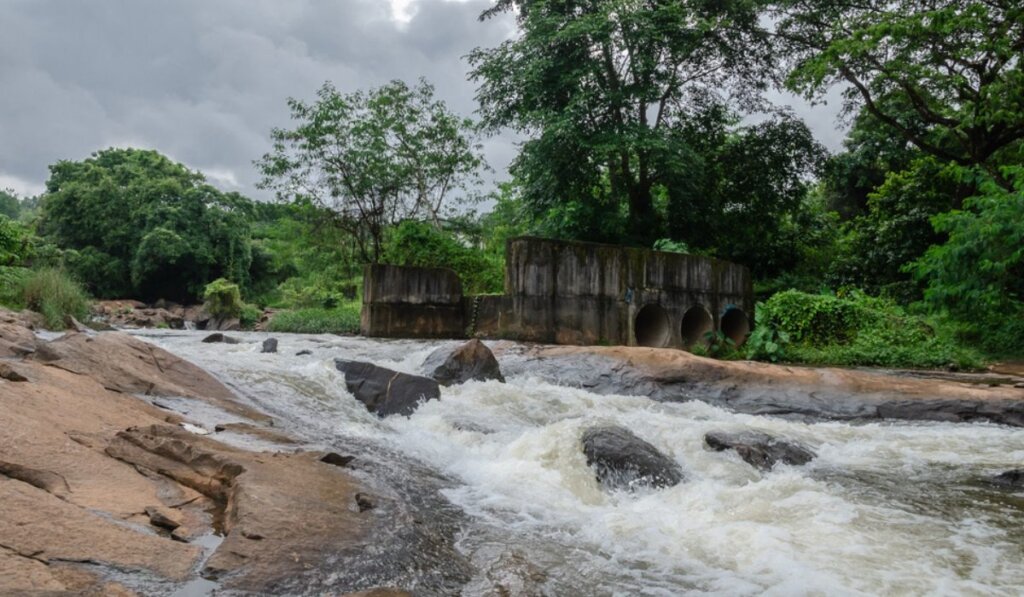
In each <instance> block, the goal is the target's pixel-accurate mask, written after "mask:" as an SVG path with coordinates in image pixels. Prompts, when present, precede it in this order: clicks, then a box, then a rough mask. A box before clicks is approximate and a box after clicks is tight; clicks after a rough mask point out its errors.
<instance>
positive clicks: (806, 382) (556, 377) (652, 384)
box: [503, 346, 1024, 427]
mask: <svg viewBox="0 0 1024 597" xmlns="http://www.w3.org/2000/svg"><path fill="white" fill-rule="evenodd" d="M503 362H504V367H505V370H506V372H509V371H511V372H512V373H515V374H519V373H528V374H531V375H535V376H537V377H540V378H541V379H545V380H548V381H551V382H552V383H558V384H561V385H570V386H576V387H582V388H584V389H586V390H588V391H591V392H594V393H597V394H625V395H633V396H649V397H651V398H653V399H655V400H660V401H665V402H687V401H690V400H700V401H703V402H707V403H709V404H712V405H715V406H719V407H722V408H726V409H729V410H732V411H735V412H741V413H748V414H757V415H780V416H797V417H801V418H807V419H813V420H821V419H825V420H861V421H863V420H878V419H895V420H911V421H920V420H923V421H946V422H954V423H970V422H992V423H999V424H1003V425H1010V426H1014V427H1024V391H1022V390H1020V389H1017V388H1012V387H1008V386H1000V387H989V386H987V385H979V384H968V383H962V382H952V381H945V380H934V379H921V378H916V377H907V376H899V375H887V374H884V373H879V372H871V371H859V370H852V369H838V368H814V367H790V366H786V365H771V364H767V363H755V362H750V361H717V360H714V359H708V358H703V357H698V356H696V355H693V354H690V353H687V352H684V351H681V350H673V349H663V348H641V347H628V346H615V347H602V346H534V347H526V348H524V349H522V350H519V351H518V352H516V351H513V350H507V351H506V356H505V357H504V359H503Z"/></svg>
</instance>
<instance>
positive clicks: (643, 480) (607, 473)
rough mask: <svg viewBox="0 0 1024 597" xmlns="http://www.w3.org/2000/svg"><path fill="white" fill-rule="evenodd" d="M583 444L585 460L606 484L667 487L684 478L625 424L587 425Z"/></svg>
mask: <svg viewBox="0 0 1024 597" xmlns="http://www.w3.org/2000/svg"><path fill="white" fill-rule="evenodd" d="M582 444H583V453H584V454H585V455H586V457H587V464H588V465H590V466H591V467H593V469H594V473H595V475H596V477H597V480H598V482H599V483H601V484H602V485H604V486H606V487H609V488H612V489H633V488H635V487H638V486H651V487H670V486H672V485H676V484H678V483H679V482H680V481H682V480H683V472H682V470H680V468H679V465H678V464H676V462H675V461H674V460H672V459H671V458H669V457H668V456H665V455H664V454H662V453H661V452H660V451H659V450H658V449H657V448H655V447H654V446H652V445H651V444H650V443H648V442H646V441H644V440H642V439H640V438H639V437H637V436H636V434H634V433H633V432H632V431H630V430H628V429H626V428H624V427H617V426H608V427H594V428H591V429H588V430H586V431H585V432H584V433H583V438H582Z"/></svg>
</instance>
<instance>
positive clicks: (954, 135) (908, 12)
mask: <svg viewBox="0 0 1024 597" xmlns="http://www.w3.org/2000/svg"><path fill="white" fill-rule="evenodd" d="M776 4H777V9H778V13H777V14H776V15H775V16H776V27H777V28H776V34H777V35H778V39H779V40H780V41H781V42H782V43H783V45H784V48H785V53H784V55H786V56H788V58H789V61H790V64H789V67H790V68H791V71H790V73H789V77H788V85H789V87H790V88H791V89H793V90H795V91H799V92H803V93H804V94H806V95H807V96H808V97H811V98H816V97H821V96H822V95H823V94H824V93H825V92H827V90H828V89H829V88H830V87H832V86H833V85H835V84H846V85H847V86H848V88H847V91H846V101H847V108H848V110H851V111H856V110H859V109H860V108H861V107H863V108H864V109H865V110H867V111H868V112H869V113H870V114H871V115H872V116H873V117H874V118H875V119H876V120H877V121H878V122H879V123H881V124H882V125H884V126H885V127H887V128H888V129H889V130H890V131H892V132H894V133H897V134H899V135H900V136H902V137H903V138H905V139H907V140H908V141H910V142H912V143H913V144H914V145H916V146H917V147H918V148H920V149H921V150H923V151H925V152H927V153H929V154H931V155H933V156H935V157H937V158H939V159H940V160H943V161H947V162H948V161H952V162H955V163H957V164H959V165H961V166H974V165H981V166H984V167H985V168H986V169H988V170H989V172H990V173H993V174H996V175H997V176H999V174H998V168H997V165H998V163H999V162H1001V161H1003V158H1002V157H1001V154H1005V153H1007V152H1009V151H1016V149H1015V148H1019V147H1020V145H1021V140H1022V139H1024V62H1022V60H1021V57H1022V56H1024V4H1022V3H1021V2H1020V1H1019V0H985V1H980V0H928V1H922V0H840V1H834V2H820V1H818V0H787V1H782V2H778V3H776Z"/></svg>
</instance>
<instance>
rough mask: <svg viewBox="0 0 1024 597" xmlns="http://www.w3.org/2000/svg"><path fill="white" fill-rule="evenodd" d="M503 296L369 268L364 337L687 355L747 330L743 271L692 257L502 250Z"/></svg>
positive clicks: (413, 271)
mask: <svg viewBox="0 0 1024 597" xmlns="http://www.w3.org/2000/svg"><path fill="white" fill-rule="evenodd" d="M506 250H507V253H506V272H505V294H504V295H503V296H478V297H463V296H462V289H461V284H460V282H459V280H458V277H457V276H456V275H455V273H454V272H452V271H451V270H448V269H429V268H408V267H396V266H386V265H377V266H369V267H367V269H366V273H365V277H364V296H363V315H362V317H363V322H362V324H363V325H362V328H363V333H364V334H365V335H367V336H381V337H411V338H424V337H426V338H458V337H462V336H463V335H464V334H465V333H466V332H467V329H468V331H469V332H470V333H472V334H474V335H477V336H481V337H492V338H514V339H519V340H525V341H533V342H546V343H556V344H582V345H586V344H614V345H629V346H635V345H645V346H665V347H677V348H688V347H689V346H691V345H692V344H693V343H694V342H695V341H699V340H700V339H702V337H703V333H704V332H705V331H707V330H710V329H722V330H723V331H725V332H726V333H727V334H729V335H732V336H734V339H736V340H737V341H741V340H742V339H743V337H744V336H745V334H746V332H747V331H748V330H749V329H750V316H751V315H752V314H753V308H754V305H753V291H752V286H751V279H750V272H749V270H747V268H745V267H742V266H739V265H735V264H732V263H728V262H725V261H719V260H716V259H710V258H706V257H696V256H692V255H680V254H677V253H662V252H658V251H649V250H645V249H634V248H626V247H617V246H611V245H600V244H595V243H578V242H566V241H556V240H548V239H538V238H527V237H524V238H515V239H511V240H509V242H508V245H507V248H506Z"/></svg>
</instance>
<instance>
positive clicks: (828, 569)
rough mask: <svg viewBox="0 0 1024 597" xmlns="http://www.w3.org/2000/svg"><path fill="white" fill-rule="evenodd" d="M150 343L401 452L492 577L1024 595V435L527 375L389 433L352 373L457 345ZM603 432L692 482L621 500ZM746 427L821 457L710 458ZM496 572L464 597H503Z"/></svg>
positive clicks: (354, 441) (154, 336) (626, 585)
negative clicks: (591, 434) (1015, 489)
mask: <svg viewBox="0 0 1024 597" xmlns="http://www.w3.org/2000/svg"><path fill="white" fill-rule="evenodd" d="M140 335H142V336H143V337H145V338H147V339H148V340H150V341H152V342H155V343H157V344H159V345H160V346H162V347H164V348H166V349H167V350H170V351H171V352H174V353H175V354H178V355H180V356H182V357H184V358H186V359H189V360H191V361H192V362H194V363H196V364H198V365H200V366H202V367H204V368H206V369H207V370H209V371H210V372H211V373H213V374H214V375H216V376H218V377H219V378H220V379H222V380H223V381H225V382H226V383H228V384H229V385H230V386H231V387H233V388H234V389H235V390H237V391H238V392H239V393H240V394H241V395H242V396H243V397H244V398H245V399H247V400H249V401H251V402H252V403H253V404H255V405H257V406H258V407H260V408H261V409H263V410H265V411H267V412H268V413H270V414H271V415H273V416H274V417H275V419H277V421H278V425H279V426H280V427H281V428H282V429H283V430H284V431H285V432H287V433H290V434H292V435H294V436H297V437H300V438H302V439H303V440H305V441H306V442H308V443H309V445H310V446H313V447H329V448H330V447H337V446H339V445H342V446H345V445H349V446H352V445H358V444H359V443H360V442H369V443H371V444H373V445H382V446H388V447H390V448H392V449H393V450H395V452H397V453H400V454H402V455H404V456H405V457H407V458H409V459H413V460H418V461H419V462H422V463H423V464H424V465H425V466H426V467H427V468H428V469H431V470H433V471H436V472H437V473H438V474H439V475H441V476H444V477H447V478H448V479H450V480H451V481H450V483H448V484H447V485H446V487H445V489H443V490H442V491H443V494H444V495H445V497H447V498H448V500H450V501H451V502H452V503H453V504H454V505H456V506H457V507H458V508H459V509H461V510H462V511H463V512H465V514H466V516H465V518H464V520H463V521H462V523H461V526H462V530H461V532H460V534H459V539H458V548H459V550H460V551H461V552H462V553H464V554H465V555H466V557H467V558H468V559H469V560H470V561H471V562H473V564H474V565H475V566H476V567H477V568H479V569H481V570H487V569H488V567H489V566H490V567H491V568H493V565H494V562H495V561H496V560H498V559H500V557H505V556H507V554H515V556H514V560H515V561H517V562H520V563H523V562H529V564H524V565H525V566H527V567H528V568H529V569H530V570H532V572H531V574H532V576H533V577H534V580H535V581H536V583H537V585H536V586H538V587H539V589H540V591H541V592H543V593H545V594H552V595H570V594H572V595H679V594H688V593H710V594H719V595H761V594H769V595H808V594H810V595H814V594H818V595H864V594H871V595H877V594H886V595H905V594H919V595H924V594H929V595H934V594H947V595H960V594H968V595H1018V594H1021V593H1022V592H1024V495H1021V494H1019V493H1018V494H1013V493H1010V492H1005V491H999V490H995V489H991V488H988V487H987V486H985V485H984V484H982V483H979V482H978V479H980V478H982V477H984V476H986V475H991V474H996V473H999V472H1002V471H1005V470H1007V469H1011V468H1019V467H1021V466H1022V465H1024V430H1021V429H1013V428H1009V427H1000V426H995V425H984V424H971V425H966V424H948V423H906V422H900V423H870V424H849V423H832V422H822V423H805V422H797V421H792V420H783V419H777V418H768V417H757V416H749V415H738V414H733V413H730V412H727V411H725V410H721V409H718V408H715V407H712V406H709V405H706V404H703V403H699V402H690V403H658V402H654V401H651V400H649V399H647V398H644V397H626V396H599V395H595V394H591V393H588V392H586V391H583V390H580V389H573V388H568V387H560V386H557V385H552V384H551V383H547V382H544V381H541V380H539V379H537V378H534V377H531V376H529V375H528V374H527V375H513V376H510V377H509V379H508V383H507V384H501V383H497V382H486V383H468V384H465V385H463V386H458V387H452V388H442V397H441V400H440V401H433V402H429V403H426V404H424V405H422V406H421V407H420V408H419V409H418V410H417V411H416V413H415V414H413V415H412V416H411V417H408V418H403V417H392V418H389V419H383V420H382V419H378V418H377V417H376V416H375V415H372V414H370V413H368V412H367V411H366V409H365V408H364V407H363V405H362V404H361V403H359V402H357V401H356V400H355V399H354V398H353V397H352V396H351V395H350V394H349V393H348V392H347V391H346V390H345V385H344V379H343V376H342V374H341V373H339V372H338V371H336V370H335V368H334V362H333V361H334V358H336V357H342V358H347V359H356V360H366V361H371V362H373V363H375V364H378V365H381V366H384V367H389V368H392V369H397V370H400V371H405V372H409V373H421V371H420V365H421V364H422V362H423V360H424V358H425V357H426V356H427V355H428V354H429V353H430V352H431V351H432V350H433V349H434V348H436V347H437V346H439V345H442V344H445V343H444V342H416V341H378V340H368V339H362V338H341V337H336V336H293V335H287V334H278V335H275V337H276V338H278V339H279V340H280V347H279V353H278V354H260V344H259V342H260V341H262V340H263V339H264V338H266V337H267V336H266V335H265V334H232V335H236V336H238V337H240V338H242V339H243V343H242V344H237V345H225V344H202V343H200V339H201V338H202V336H203V334H201V333H191V332H167V331H164V332H161V331H150V332H140ZM300 350H311V351H312V354H311V355H307V356H296V352H298V351H300ZM508 358H515V357H513V356H510V357H508ZM499 360H501V357H499ZM187 410H190V412H189V416H191V417H193V418H194V419H195V420H197V421H198V422H200V423H202V424H204V425H207V426H209V427H211V428H212V425H213V423H214V422H223V421H224V417H223V416H222V415H220V414H218V413H216V412H214V411H212V410H209V409H203V408H201V407H200V405H198V404H195V403H189V404H188V405H187ZM600 424H616V425H621V426H623V427H626V428H628V429H630V430H632V431H633V432H634V433H636V434H637V435H639V436H640V437H642V438H643V439H645V440H647V441H649V442H650V443H652V444H654V445H655V446H656V447H657V448H658V449H660V450H661V451H663V452H664V453H666V454H667V455H669V456H671V457H672V458H674V459H675V460H676V461H677V462H678V463H679V464H680V465H681V467H682V468H683V470H684V472H685V475H686V480H685V481H684V482H683V483H681V484H679V485H677V486H675V487H672V488H668V489H662V490H651V491H647V492H645V493H640V494H628V493H620V494H608V493H606V492H603V491H602V490H601V489H600V488H599V486H598V484H597V482H596V481H595V479H594V475H593V472H592V471H591V469H590V468H588V466H587V464H586V460H585V458H584V456H583V454H582V452H581V449H580V436H581V434H582V432H583V430H585V429H586V428H588V427H591V426H594V425H600ZM741 429H757V430H762V431H765V432H768V433H770V434H773V435H776V436H780V437H784V438H790V439H795V440H799V441H801V442H803V443H805V444H806V445H808V446H810V447H811V448H812V449H813V450H815V451H816V452H817V454H818V457H817V458H816V459H815V460H813V461H812V462H811V463H810V464H808V465H805V466H801V467H790V466H782V465H780V466H777V467H776V468H775V469H774V470H773V471H772V472H770V473H760V472H758V471H757V470H755V469H754V468H752V467H751V466H750V465H748V464H746V463H745V462H743V461H742V460H740V458H739V457H738V456H737V455H736V454H735V453H734V452H712V451H710V450H708V449H706V448H705V447H704V442H703V438H704V434H705V433H706V432H708V431H712V430H724V431H738V430H741ZM218 435H219V436H224V435H226V434H218ZM250 443H252V442H251V441H250ZM502 554H505V556H503V555H502ZM481 574H483V573H481ZM479 576H481V575H478V578H474V579H473V580H472V581H471V582H470V584H469V585H467V586H466V588H465V593H466V594H478V593H483V592H486V591H487V588H486V587H487V586H488V585H487V580H486V579H484V578H482V577H479Z"/></svg>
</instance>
